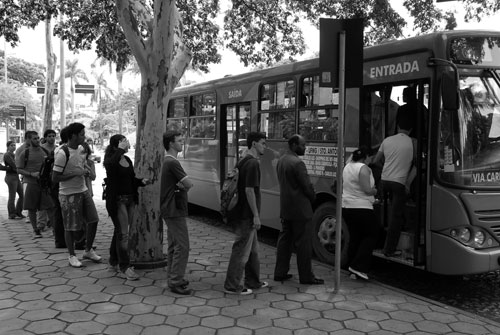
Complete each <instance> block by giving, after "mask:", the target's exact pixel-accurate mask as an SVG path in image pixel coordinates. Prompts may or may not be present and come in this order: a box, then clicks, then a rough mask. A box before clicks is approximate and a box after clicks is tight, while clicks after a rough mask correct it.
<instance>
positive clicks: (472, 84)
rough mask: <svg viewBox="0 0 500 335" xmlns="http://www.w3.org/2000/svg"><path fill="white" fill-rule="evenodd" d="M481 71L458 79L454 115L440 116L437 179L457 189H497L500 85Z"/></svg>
mask: <svg viewBox="0 0 500 335" xmlns="http://www.w3.org/2000/svg"><path fill="white" fill-rule="evenodd" d="M498 78H499V77H498V73H494V72H493V71H491V70H483V71H482V72H477V74H474V75H471V74H470V73H468V74H467V75H462V76H460V94H459V99H460V107H459V110H458V111H447V110H443V111H442V112H441V116H440V137H439V143H440V148H439V149H440V150H439V155H440V159H439V176H440V178H441V180H443V181H445V182H448V183H452V184H455V185H458V186H470V187H477V186H486V187H488V186H491V187H499V186H500V81H499V80H498Z"/></svg>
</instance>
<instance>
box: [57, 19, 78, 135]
mask: <svg viewBox="0 0 500 335" xmlns="http://www.w3.org/2000/svg"><path fill="white" fill-rule="evenodd" d="M59 21H60V22H61V24H62V23H63V14H62V12H61V14H60V16H59ZM59 53H60V55H59V58H60V59H61V62H60V63H59V66H60V68H59V71H60V72H59V86H60V89H59V102H60V113H61V116H60V127H61V129H63V128H64V127H66V109H65V108H66V92H65V87H64V86H65V85H64V82H65V77H64V41H63V39H62V38H60V39H59ZM73 113H75V111H73Z"/></svg>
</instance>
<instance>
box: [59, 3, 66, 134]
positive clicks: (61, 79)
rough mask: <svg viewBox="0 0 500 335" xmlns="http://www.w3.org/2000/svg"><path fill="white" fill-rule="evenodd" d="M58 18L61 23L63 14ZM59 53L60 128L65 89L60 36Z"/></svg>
mask: <svg viewBox="0 0 500 335" xmlns="http://www.w3.org/2000/svg"><path fill="white" fill-rule="evenodd" d="M59 20H60V22H61V24H62V22H63V14H62V12H61V15H60V17H59ZM59 53H60V58H61V62H60V63H59V66H60V68H59V103H60V107H59V109H60V119H59V126H60V127H61V129H63V128H64V127H66V91H65V85H64V84H65V77H64V41H63V39H62V38H61V39H60V40H59Z"/></svg>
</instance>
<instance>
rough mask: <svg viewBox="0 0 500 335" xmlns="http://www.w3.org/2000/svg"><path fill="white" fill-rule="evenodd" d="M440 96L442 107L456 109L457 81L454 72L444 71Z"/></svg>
mask: <svg viewBox="0 0 500 335" xmlns="http://www.w3.org/2000/svg"><path fill="white" fill-rule="evenodd" d="M441 96H442V98H443V109H445V110H457V109H458V82H457V78H456V74H455V73H454V72H445V73H443V77H442V80H441Z"/></svg>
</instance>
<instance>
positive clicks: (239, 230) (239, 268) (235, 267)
mask: <svg viewBox="0 0 500 335" xmlns="http://www.w3.org/2000/svg"><path fill="white" fill-rule="evenodd" d="M231 224H233V225H234V232H235V234H236V239H235V241H234V244H233V249H232V252H231V257H230V259H229V265H228V267H227V273H226V281H225V283H224V288H225V289H226V290H230V291H236V292H239V291H241V290H243V289H244V288H245V287H248V288H259V287H260V286H261V283H260V279H259V278H260V261H259V242H258V240H257V230H255V228H253V219H244V220H240V221H236V222H232V223H231ZM243 273H244V274H245V280H244V286H243V285H242V284H241V280H242V278H243Z"/></svg>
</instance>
